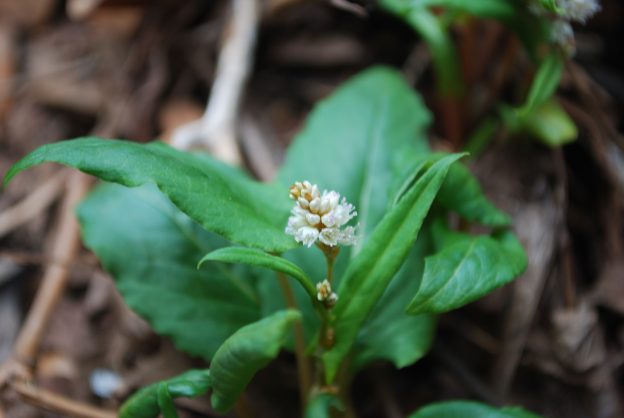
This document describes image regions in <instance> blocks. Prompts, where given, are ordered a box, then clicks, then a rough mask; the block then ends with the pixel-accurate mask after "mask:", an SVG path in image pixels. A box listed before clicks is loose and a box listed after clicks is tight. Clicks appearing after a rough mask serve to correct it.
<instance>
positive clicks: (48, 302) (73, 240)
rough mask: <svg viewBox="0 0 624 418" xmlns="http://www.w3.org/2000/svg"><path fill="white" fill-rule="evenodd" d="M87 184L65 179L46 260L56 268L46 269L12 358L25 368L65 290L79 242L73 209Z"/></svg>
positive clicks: (83, 180)
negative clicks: (50, 247)
mask: <svg viewBox="0 0 624 418" xmlns="http://www.w3.org/2000/svg"><path fill="white" fill-rule="evenodd" d="M89 183H90V181H89V178H88V177H87V176H86V175H84V174H82V173H79V172H74V173H72V174H71V175H70V176H69V179H68V182H67V194H66V195H65V198H64V200H63V205H62V207H61V212H60V215H59V216H60V218H59V222H58V230H57V233H56V235H55V237H54V241H53V247H52V250H51V255H50V258H52V259H54V260H58V261H59V262H60V264H52V265H50V266H48V268H47V269H46V271H45V273H44V276H43V279H42V283H41V286H40V287H39V290H38V291H37V295H36V297H35V301H34V302H33V305H32V308H31V309H30V311H29V312H28V317H27V318H26V322H25V324H24V326H23V328H22V330H21V332H20V335H19V336H18V338H17V343H16V344H15V347H14V356H15V358H16V359H17V360H18V361H21V362H22V363H24V364H26V365H28V366H32V365H33V364H34V361H35V357H36V354H37V351H38V350H39V344H40V343H41V338H42V336H43V332H44V331H45V329H46V325H47V323H48V318H49V316H50V313H51V312H52V309H53V308H54V305H55V304H56V302H57V301H58V299H59V298H60V296H61V294H62V292H63V289H64V288H65V284H66V282H67V278H68V270H67V267H66V266H68V265H69V264H71V261H72V260H73V259H74V257H75V256H76V253H77V251H78V246H79V243H80V239H79V234H78V222H77V221H76V219H75V216H74V207H75V206H76V205H77V204H78V202H79V201H80V199H82V197H83V196H84V195H85V193H86V192H87V190H88V188H89Z"/></svg>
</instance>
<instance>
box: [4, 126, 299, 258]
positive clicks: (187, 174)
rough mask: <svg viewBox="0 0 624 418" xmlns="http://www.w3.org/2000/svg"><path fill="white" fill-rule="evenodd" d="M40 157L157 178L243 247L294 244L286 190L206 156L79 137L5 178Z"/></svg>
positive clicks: (121, 178)
mask: <svg viewBox="0 0 624 418" xmlns="http://www.w3.org/2000/svg"><path fill="white" fill-rule="evenodd" d="M44 162H57V163H61V164H65V165H68V166H71V167H74V168H77V169H79V170H81V171H84V172H85V173H88V174H92V175H94V176H97V177H99V178H101V179H103V180H106V181H110V182H113V183H119V184H122V185H124V186H130V187H135V186H140V185H143V184H145V183H155V184H156V185H158V188H159V189H160V190H161V191H162V192H163V193H164V194H165V195H167V196H168V197H169V199H171V201H172V202H173V203H174V204H175V205H176V206H177V207H178V208H180V210H182V212H184V213H186V214H187V215H189V216H190V217H191V218H192V219H194V220H195V221H196V222H198V223H199V224H200V225H202V226H203V227H204V228H206V229H207V230H209V231H212V232H215V233H217V234H219V235H222V236H224V237H225V238H227V239H229V240H231V241H234V242H237V243H240V244H243V245H246V246H250V247H256V248H260V249H263V250H266V251H269V252H282V251H285V250H288V249H290V248H294V247H296V246H297V243H296V242H295V241H294V239H292V237H289V236H287V235H286V234H284V226H285V225H286V220H287V218H288V211H289V208H290V203H289V201H288V193H287V191H284V190H280V189H278V188H275V187H273V186H269V185H264V184H261V183H257V182H255V181H253V180H251V179H250V178H248V177H247V176H245V175H244V174H243V173H242V172H240V171H237V170H235V169H233V168H232V167H229V166H227V165H225V164H222V163H219V162H217V161H216V160H213V159H210V158H208V157H199V156H197V155H193V154H189V153H185V152H182V151H177V150H175V149H173V148H171V147H169V146H167V145H165V144H162V143H150V144H146V145H142V144H137V143H133V142H128V141H117V140H105V139H100V138H80V139H75V140H71V141H62V142H58V143H54V144H49V145H45V146H43V147H41V148H38V149H37V150H35V151H34V152H32V153H31V154H29V155H28V156H26V157H25V158H24V159H22V160H21V161H19V162H18V163H17V164H15V165H14V166H13V167H11V169H10V170H9V172H8V173H7V175H6V177H5V180H4V181H5V183H7V182H8V181H9V180H10V179H11V178H12V177H13V176H14V175H16V174H17V173H19V172H20V171H22V170H25V169H27V168H30V167H32V166H35V165H38V164H41V163H44Z"/></svg>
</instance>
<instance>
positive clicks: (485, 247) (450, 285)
mask: <svg viewBox="0 0 624 418" xmlns="http://www.w3.org/2000/svg"><path fill="white" fill-rule="evenodd" d="M436 230H437V237H438V238H437V240H438V241H439V243H438V245H437V246H438V247H441V248H442V249H441V250H440V251H439V252H438V253H437V254H435V255H433V256H430V257H427V258H426V259H425V272H424V274H423V278H422V282H421V283H420V288H419V289H418V292H417V293H416V296H414V298H413V299H412V301H411V302H410V304H409V306H408V308H407V310H408V312H409V313H412V314H422V313H441V312H446V311H449V310H451V309H456V308H459V307H461V306H463V305H465V304H467V303H470V302H472V301H474V300H476V299H478V298H480V297H482V296H484V295H486V294H488V293H490V292H491V291H492V290H494V289H496V288H498V287H500V286H502V285H504V284H506V283H508V282H510V281H511V280H513V279H514V278H516V277H517V276H518V275H520V274H521V273H522V272H523V271H524V269H525V268H526V265H527V259H526V255H525V253H524V250H523V248H522V246H521V245H520V243H519V242H518V240H517V239H516V237H515V236H514V235H513V234H512V233H511V232H509V231H502V232H499V233H496V234H495V235H494V236H492V237H490V236H487V235H479V236H471V235H466V234H462V233H456V232H450V231H447V230H445V227H444V226H442V224H441V223H437V225H435V227H434V231H436ZM434 236H436V233H434ZM440 242H441V243H440Z"/></svg>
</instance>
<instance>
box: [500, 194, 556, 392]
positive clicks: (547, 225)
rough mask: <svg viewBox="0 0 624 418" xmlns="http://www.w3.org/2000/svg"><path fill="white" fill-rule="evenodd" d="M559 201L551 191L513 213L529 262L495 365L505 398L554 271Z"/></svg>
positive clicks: (515, 293)
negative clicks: (549, 278)
mask: <svg viewBox="0 0 624 418" xmlns="http://www.w3.org/2000/svg"><path fill="white" fill-rule="evenodd" d="M557 204H558V202H556V201H555V200H554V199H553V198H552V197H550V195H549V194H547V195H545V196H544V197H543V198H542V199H540V200H538V201H535V202H532V203H530V204H526V205H524V206H523V207H522V210H518V213H516V214H514V216H513V218H514V220H515V224H516V231H517V232H518V235H519V237H520V240H521V241H522V243H523V244H524V246H525V248H526V249H527V255H528V259H529V265H528V267H527V270H526V271H525V273H524V274H523V275H522V277H520V278H519V279H518V280H517V281H516V282H514V284H513V287H512V294H511V301H510V302H509V304H508V305H509V306H508V308H507V312H506V314H505V319H504V325H503V332H502V338H501V340H502V345H501V350H500V354H499V355H498V357H497V358H496V360H495V362H494V367H493V368H492V383H493V387H494V388H495V390H496V392H497V395H498V396H499V397H500V398H501V399H504V397H505V396H506V395H507V392H508V390H509V387H510V385H511V382H512V380H513V377H514V375H515V373H516V369H517V368H518V364H519V362H520V358H521V355H522V352H523V350H524V347H525V346H526V342H527V340H528V337H529V331H530V329H531V325H532V323H533V319H534V318H535V314H536V312H537V307H538V303H539V300H540V298H541V295H542V292H543V289H544V285H545V283H546V279H547V277H548V274H549V271H550V266H551V263H552V260H553V257H554V250H555V246H556V237H557V235H558V231H559V230H560V229H561V222H562V218H561V214H560V211H559V210H558V209H557V207H556V206H557Z"/></svg>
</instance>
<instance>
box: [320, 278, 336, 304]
mask: <svg viewBox="0 0 624 418" xmlns="http://www.w3.org/2000/svg"><path fill="white" fill-rule="evenodd" d="M316 299H318V301H319V302H323V303H324V304H325V305H326V306H328V307H330V308H331V307H332V306H334V305H335V304H336V302H337V301H338V295H337V294H335V293H334V292H332V288H331V283H329V281H328V280H327V279H325V280H323V281H322V282H320V283H317V284H316Z"/></svg>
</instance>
